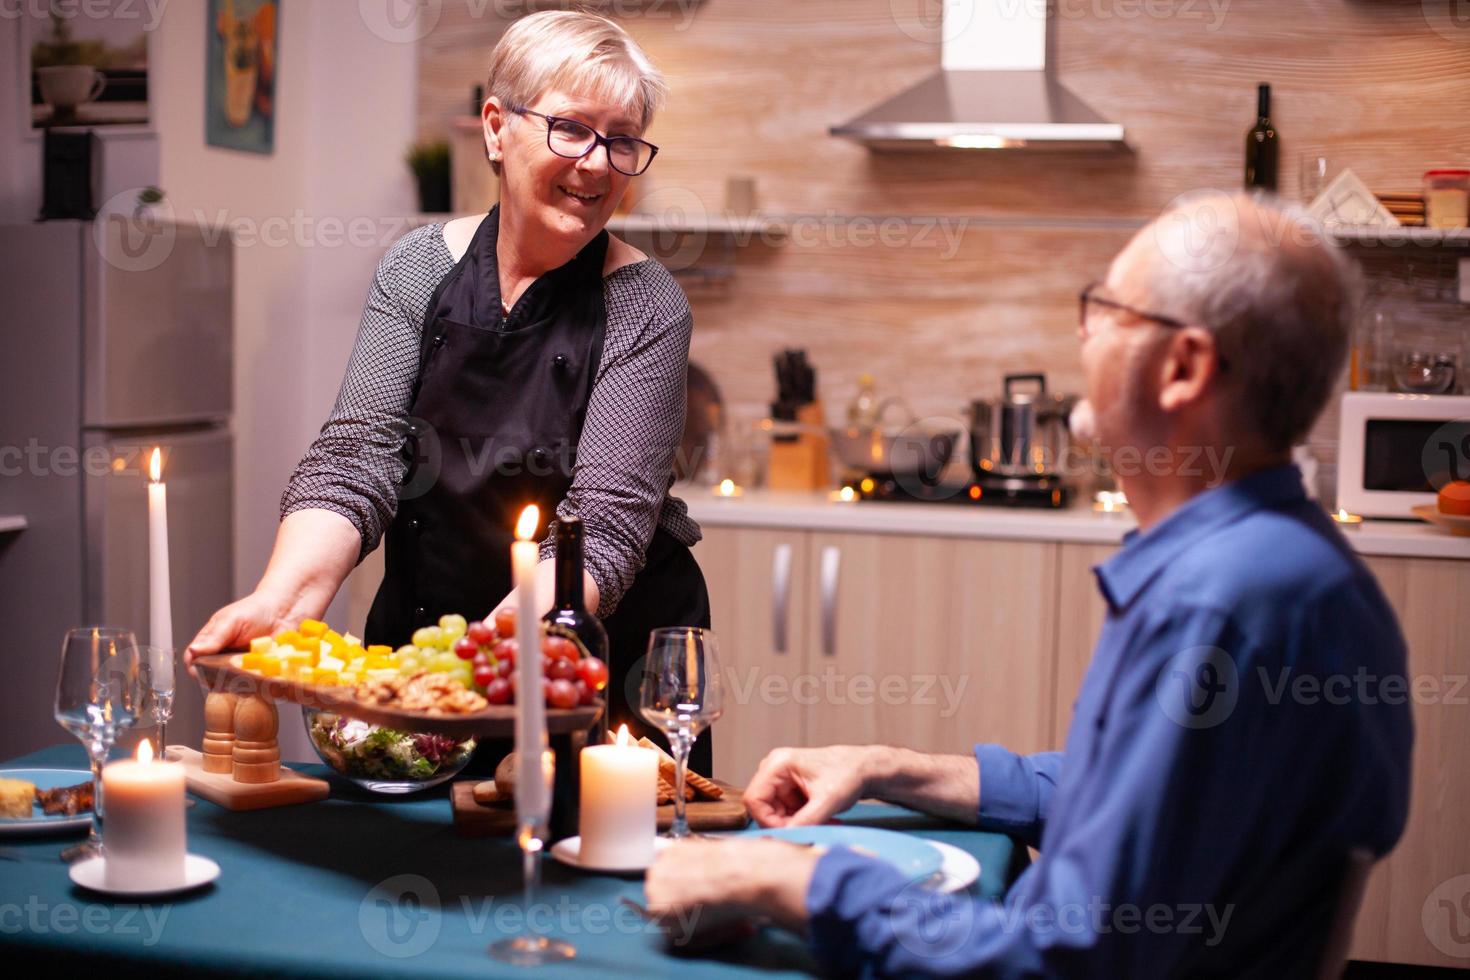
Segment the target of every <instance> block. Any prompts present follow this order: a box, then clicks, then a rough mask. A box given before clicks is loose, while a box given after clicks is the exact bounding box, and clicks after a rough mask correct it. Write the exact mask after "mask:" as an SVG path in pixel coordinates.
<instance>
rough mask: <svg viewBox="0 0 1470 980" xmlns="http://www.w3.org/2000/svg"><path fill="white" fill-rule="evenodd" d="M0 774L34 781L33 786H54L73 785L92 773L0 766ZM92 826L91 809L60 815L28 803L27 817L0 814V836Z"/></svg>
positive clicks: (5, 776) (58, 831)
mask: <svg viewBox="0 0 1470 980" xmlns="http://www.w3.org/2000/svg"><path fill="white" fill-rule="evenodd" d="M0 777H3V778H5V779H23V780H25V781H26V782H28V783H35V784H36V788H37V789H56V788H57V787H58V786H75V785H76V784H77V783H85V782H88V781H89V780H91V778H92V773H91V772H90V771H88V770H86V769H0ZM90 826H92V811H91V810H87V811H85V812H83V813H78V814H77V815H76V816H74V817H68V816H65V815H64V814H56V815H54V816H47V815H46V814H45V813H42V812H41V808H40V807H39V806H37V805H35V804H34V803H33V804H31V815H30V816H29V817H0V835H4V834H57V833H61V832H63V831H67V830H86V829H87V828H88V827H90Z"/></svg>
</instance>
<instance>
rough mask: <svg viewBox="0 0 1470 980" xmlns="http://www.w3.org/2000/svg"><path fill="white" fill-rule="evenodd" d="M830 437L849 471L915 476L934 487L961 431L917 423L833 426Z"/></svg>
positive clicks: (829, 433)
mask: <svg viewBox="0 0 1470 980" xmlns="http://www.w3.org/2000/svg"><path fill="white" fill-rule="evenodd" d="M827 436H828V439H829V440H830V441H831V445H832V452H833V453H834V454H835V455H836V456H837V460H838V462H840V463H841V464H842V466H843V468H845V469H847V470H850V471H852V472H854V473H860V474H862V475H863V476H890V475H891V476H894V477H914V478H917V479H918V480H919V481H920V482H921V483H925V484H928V485H929V486H933V485H935V484H937V483H938V482H939V479H940V477H941V476H942V475H943V474H944V469H945V467H946V466H948V465H949V461H950V458H951V457H952V456H953V455H954V450H955V443H956V442H957V441H958V438H959V433H958V432H957V431H948V430H944V429H939V428H935V427H932V426H928V425H925V424H923V423H914V424H912V425H906V426H903V427H901V428H884V427H882V426H876V425H857V426H847V427H845V428H835V427H834V428H832V429H831V430H829V431H828V433H827Z"/></svg>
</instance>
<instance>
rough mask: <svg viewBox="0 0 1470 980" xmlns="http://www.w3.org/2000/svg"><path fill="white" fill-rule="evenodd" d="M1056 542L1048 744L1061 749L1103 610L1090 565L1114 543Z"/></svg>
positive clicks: (1107, 554) (1107, 555)
mask: <svg viewBox="0 0 1470 980" xmlns="http://www.w3.org/2000/svg"><path fill="white" fill-rule="evenodd" d="M1057 547H1058V549H1059V552H1060V553H1059V555H1058V557H1057V613H1058V615H1057V627H1056V629H1057V646H1056V650H1057V686H1056V692H1055V701H1054V712H1053V715H1052V717H1053V723H1052V736H1051V746H1052V747H1053V748H1057V749H1060V748H1061V747H1062V746H1063V745H1065V744H1066V742H1067V727H1068V725H1070V724H1071V721H1072V705H1073V703H1074V702H1075V701H1076V700H1077V694H1078V692H1079V691H1081V690H1082V678H1083V676H1084V675H1085V674H1086V673H1087V665H1088V664H1089V663H1091V662H1092V648H1093V646H1094V645H1095V644H1096V643H1097V635H1098V633H1100V632H1101V631H1102V624H1103V619H1104V618H1105V617H1106V616H1107V611H1108V607H1107V602H1106V601H1105V600H1104V599H1103V597H1102V593H1101V592H1099V591H1098V588H1097V576H1095V575H1094V574H1093V573H1092V570H1093V568H1095V567H1096V566H1098V565H1101V564H1102V563H1103V562H1105V561H1107V560H1108V559H1109V558H1111V557H1112V556H1113V555H1114V554H1115V553H1116V552H1117V550H1118V547H1117V545H1111V544H1077V543H1073V542H1064V543H1062V544H1060V545H1058V546H1057Z"/></svg>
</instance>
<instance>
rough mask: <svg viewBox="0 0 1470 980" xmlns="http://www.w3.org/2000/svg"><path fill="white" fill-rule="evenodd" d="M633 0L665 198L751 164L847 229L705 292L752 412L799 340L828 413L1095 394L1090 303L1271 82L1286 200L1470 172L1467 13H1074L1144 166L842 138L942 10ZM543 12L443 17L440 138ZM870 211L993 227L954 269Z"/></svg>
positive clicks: (429, 47) (724, 359)
mask: <svg viewBox="0 0 1470 980" xmlns="http://www.w3.org/2000/svg"><path fill="white" fill-rule="evenodd" d="M543 6H544V4H543ZM608 6H611V7H612V9H613V10H614V12H624V13H625V14H626V15H625V16H622V17H620V21H621V22H622V23H623V24H625V26H627V28H628V29H629V31H630V32H631V33H633V35H634V36H635V37H637V38H638V39H639V41H640V42H641V43H642V44H643V45H644V46H645V47H646V48H647V50H648V51H649V53H650V55H651V56H652V57H653V59H654V60H655V62H657V63H658V64H659V65H660V66H661V68H662V69H663V70H664V72H665V73H666V74H667V76H668V78H669V82H670V85H671V89H672V97H671V101H670V103H669V105H668V107H667V109H666V110H665V111H664V112H663V114H662V115H661V116H660V117H659V118H658V119H657V120H656V121H655V123H654V127H653V129H652V130H651V132H650V134H649V135H650V137H651V138H652V139H653V140H654V141H655V142H657V143H659V144H660V146H661V147H662V148H663V152H662V153H661V154H660V156H659V159H658V162H657V163H656V164H655V166H654V168H653V169H652V170H651V171H650V172H649V173H648V174H647V175H646V176H645V177H643V178H640V184H641V186H640V188H639V192H640V193H642V194H644V195H645V196H648V197H649V199H650V201H652V202H657V201H660V200H662V201H665V202H668V201H680V202H685V203H688V202H691V201H692V202H694V203H695V205H696V206H698V207H702V208H703V209H705V210H706V211H708V212H711V213H717V212H719V211H721V210H722V208H723V206H724V188H725V181H726V179H727V178H728V177H730V176H750V177H754V178H755V180H756V182H757V193H758V198H759V204H760V206H761V208H762V210H764V211H767V212H771V213H776V214H786V215H790V214H803V215H817V216H831V217H832V218H833V220H834V223H835V225H836V227H837V228H838V230H839V231H840V232H842V234H839V235H838V236H837V237H838V240H837V242H836V243H829V242H827V241H825V237H826V236H825V235H824V236H822V237H823V239H824V241H822V242H820V243H810V244H799V243H797V242H795V241H791V242H788V243H787V244H785V245H781V246H776V247H773V248H766V247H763V246H757V247H753V248H750V249H745V250H741V251H739V252H738V253H737V254H736V256H735V258H734V263H735V266H734V276H733V278H732V279H731V280H730V281H729V282H728V283H726V284H725V285H724V286H723V287H722V288H719V289H706V288H693V287H691V288H690V290H689V291H690V294H691V300H692V302H693V303H694V308H695V323H696V334H695V341H694V357H695V358H696V360H698V361H700V362H701V363H703V364H705V365H706V366H708V367H710V368H711V369H712V372H713V374H714V376H715V379H716V381H717V382H718V383H719V384H720V386H721V388H722V389H723V393H724V395H725V398H726V400H727V402H731V403H733V404H734V405H736V406H740V407H743V408H744V409H745V410H748V411H751V412H754V411H757V410H758V409H759V406H760V405H762V404H763V403H764V402H766V401H767V400H769V398H770V397H771V395H772V391H773V386H774V382H773V379H772V377H771V370H770V366H769V364H770V362H769V355H770V352H771V349H772V348H773V347H775V346H776V345H777V344H780V345H783V346H784V345H797V344H799V345H804V346H806V347H808V348H809V349H810V351H811V353H812V357H813V361H814V363H815V364H816V365H817V367H818V369H819V372H820V373H821V376H822V380H823V389H824V395H825V401H826V403H827V405H828V407H829V412H834V411H839V410H840V408H841V406H842V404H844V403H845V402H846V400H847V399H849V398H850V397H851V395H852V393H853V391H854V390H855V378H856V375H857V373H859V372H861V371H872V372H873V373H875V374H877V375H878V377H879V380H880V383H881V384H883V385H884V386H885V387H886V388H888V389H889V390H891V391H896V392H900V393H903V394H905V395H906V396H907V397H908V398H909V399H910V400H911V401H913V402H915V407H916V408H917V409H918V410H919V411H920V412H923V413H932V412H952V411H953V409H954V408H955V407H956V406H958V405H960V404H962V403H963V402H964V401H965V400H966V399H967V398H969V397H971V396H972V395H974V394H986V393H990V392H993V391H994V390H995V389H996V387H997V386H998V384H999V378H1000V375H1001V373H1002V372H1003V371H1005V370H1021V369H1028V368H1034V367H1044V368H1046V369H1047V370H1049V371H1050V372H1051V373H1052V374H1053V375H1054V376H1055V377H1056V379H1057V383H1058V384H1059V385H1060V386H1061V387H1064V388H1076V387H1077V386H1078V385H1079V384H1080V372H1079V370H1078V365H1077V359H1076V352H1075V346H1074V343H1073V341H1072V338H1071V332H1072V328H1073V319H1074V314H1073V312H1072V308H1073V302H1074V301H1073V297H1074V295H1075V293H1076V291H1077V289H1078V288H1079V287H1080V286H1081V285H1083V284H1084V283H1085V282H1086V281H1087V280H1088V279H1090V278H1092V277H1093V276H1096V275H1099V274H1101V272H1102V271H1103V270H1104V269H1105V267H1106V263H1107V260H1108V258H1109V257H1110V255H1111V254H1112V253H1113V252H1114V251H1115V250H1116V249H1117V248H1119V247H1120V246H1121V245H1122V244H1123V243H1124V242H1125V241H1126V240H1127V237H1128V230H1127V229H1128V228H1129V227H1130V226H1131V225H1136V224H1137V223H1139V222H1141V221H1143V220H1145V219H1147V218H1148V217H1150V216H1151V215H1153V214H1155V213H1157V211H1158V210H1159V209H1161V208H1162V207H1163V206H1164V205H1165V204H1167V203H1168V201H1170V200H1171V199H1172V198H1173V197H1175V196H1176V195H1177V194H1179V193H1182V192H1184V191H1187V190H1191V189H1195V188H1200V187H1210V186H1214V187H1223V188H1233V187H1236V186H1238V185H1239V182H1240V171H1241V165H1242V146H1243V141H1244V134H1245V130H1246V129H1247V128H1248V127H1249V126H1250V124H1251V121H1252V116H1253V113H1254V86H1255V83H1256V82H1257V81H1262V80H1268V81H1271V82H1272V83H1273V85H1274V86H1275V93H1276V97H1275V111H1274V115H1275V118H1276V120H1277V122H1278V124H1279V125H1280V127H1281V131H1282V134H1283V137H1282V191H1283V192H1284V193H1286V194H1287V195H1293V194H1295V192H1296V188H1297V175H1298V160H1299V159H1300V157H1301V156H1303V155H1307V154H1310V155H1317V154H1324V155H1326V156H1328V157H1329V158H1330V159H1331V160H1332V161H1333V163H1334V164H1336V165H1349V166H1352V167H1353V168H1354V169H1355V170H1357V171H1358V172H1359V173H1360V174H1361V175H1362V176H1363V177H1364V178H1365V179H1366V180H1367V181H1368V182H1369V184H1370V185H1372V186H1374V187H1379V188H1413V187H1417V186H1418V182H1419V178H1420V175H1421V174H1422V172H1423V170H1424V169H1425V168H1426V167H1428V166H1430V165H1434V164H1446V163H1451V162H1455V161H1459V162H1462V163H1463V162H1464V161H1466V160H1470V125H1467V124H1466V120H1467V119H1470V24H1458V22H1456V21H1455V20H1453V19H1452V17H1451V14H1452V13H1453V8H1452V6H1451V0H1425V2H1424V3H1420V2H1418V0H1414V2H1400V0H1215V2H1214V3H1213V4H1212V3H1211V2H1209V0H1151V2H1150V3H1148V4H1144V3H1142V2H1141V0H1137V2H1135V0H1058V2H1057V3H1056V4H1054V10H1055V11H1056V13H1055V14H1054V18H1053V20H1054V24H1053V30H1054V35H1055V37H1054V41H1055V44H1054V48H1055V52H1054V64H1055V65H1056V67H1057V68H1058V70H1059V71H1060V73H1061V76H1062V78H1063V80H1064V81H1065V82H1066V84H1067V85H1068V86H1070V87H1071V88H1072V89H1073V90H1074V91H1076V92H1078V93H1079V94H1080V95H1082V96H1083V97H1084V98H1085V99H1087V100H1088V101H1089V102H1091V103H1092V104H1093V106H1094V107H1095V108H1097V109H1098V110H1099V111H1100V112H1102V113H1103V114H1104V115H1106V116H1108V117H1110V118H1112V119H1114V120H1116V121H1118V122H1120V123H1122V124H1124V125H1125V126H1126V127H1127V129H1128V141H1129V143H1130V145H1131V147H1132V152H1129V153H1124V154H1117V155H1107V154H1104V155H1100V156H1099V155H1093V154H1071V153H1069V154H1047V155H1035V154H1031V155H1017V154H1013V153H985V152H954V153H944V154H935V153H910V152H904V153H871V152H869V151H868V150H866V149H864V148H863V147H861V146H858V145H856V144H853V143H850V142H847V141H845V140H840V139H834V138H832V137H829V136H828V135H827V134H826V131H827V127H828V126H829V125H832V124H834V123H837V122H841V121H844V120H846V119H847V118H849V117H851V116H853V115H855V114H856V113H858V112H861V111H863V110H865V109H867V108H869V107H871V106H872V105H873V104H875V103H876V102H878V101H880V100H882V99H884V98H886V97H888V96H890V95H892V94H894V93H896V92H897V91H898V90H899V89H901V88H902V87H904V86H906V85H908V84H910V83H912V82H914V81H916V80H917V79H919V78H921V77H923V76H924V75H925V74H927V73H928V72H930V71H931V70H933V69H934V68H935V67H937V65H938V60H939V49H938V46H937V43H936V36H937V35H936V32H935V30H934V27H933V25H928V26H926V25H925V24H924V23H923V22H922V21H921V19H920V18H921V15H922V14H924V13H928V12H932V9H933V8H934V7H935V4H934V3H933V2H932V0H802V2H799V3H790V2H787V0H739V2H735V0H704V2H702V3H695V2H691V0H682V2H678V3H675V2H672V0H669V2H653V3H645V4H644V7H645V8H646V9H645V11H644V12H643V13H641V14H640V13H637V12H636V10H637V8H638V5H637V4H634V3H632V2H629V0H622V2H618V3H613V4H610V5H608ZM528 7H529V4H525V3H509V2H500V3H473V2H467V0H463V2H462V0H445V2H444V3H443V4H442V5H439V6H438V8H437V9H438V11H439V13H438V20H437V24H436V26H435V28H434V30H433V31H432V32H431V33H429V34H428V36H427V37H425V38H424V39H423V40H422V41H421V42H420V86H419V93H418V98H419V106H420V122H421V127H422V134H423V135H426V136H427V135H434V134H442V133H444V132H445V131H446V129H447V125H448V121H449V120H450V119H451V117H452V116H454V115H456V114H460V113H463V112H464V111H465V108H466V106H467V104H468V102H469V95H470V90H471V89H472V87H473V86H474V85H475V84H476V83H477V82H482V81H483V77H484V72H485V67H486V64H487V62H488V56H489V51H490V48H491V47H492V46H493V44H494V43H495V41H496V39H498V37H499V36H500V34H501V33H502V31H503V30H504V27H505V24H506V23H507V21H506V20H505V19H503V18H502V16H501V15H503V14H506V13H510V14H514V13H518V12H520V11H522V10H523V9H527V8H528ZM1148 11H1159V12H1163V13H1164V14H1165V15H1164V16H1149V15H1148V13H1147V12H1148ZM1436 28H1437V29H1438V30H1436ZM850 215H869V216H883V215H905V216H921V217H942V218H943V219H944V220H946V221H949V222H951V223H954V222H961V221H968V222H970V223H969V224H967V225H965V226H964V227H963V231H962V234H961V244H960V246H959V248H958V250H957V251H955V252H954V254H953V255H950V254H949V251H948V250H947V249H925V248H920V247H897V248H889V247H884V246H881V245H870V246H861V245H853V244H852V243H851V240H852V239H853V238H854V237H855V235H856V233H855V232H854V231H853V228H854V226H851V225H849V224H844V223H843V220H842V218H840V217H837V216H850ZM977 219H978V220H977ZM996 219H1005V220H1008V221H1011V222H1014V223H1015V226H1014V227H1008V226H997V225H996V224H995V223H994V222H995V220H996ZM1046 222H1053V223H1057V224H1060V225H1062V226H1063V227H1061V228H1056V227H1050V228H1049V227H1044V223H1046ZM1089 222H1090V223H1089ZM951 230H953V228H952V229H951ZM708 257H709V256H708V255H707V258H708Z"/></svg>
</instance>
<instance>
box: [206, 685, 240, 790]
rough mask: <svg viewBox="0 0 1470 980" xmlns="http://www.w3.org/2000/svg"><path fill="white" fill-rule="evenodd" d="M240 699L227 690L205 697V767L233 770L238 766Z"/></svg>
mask: <svg viewBox="0 0 1470 980" xmlns="http://www.w3.org/2000/svg"><path fill="white" fill-rule="evenodd" d="M239 700H240V699H239V697H238V696H236V695H234V694H227V693H226V692H224V691H212V692H210V693H209V694H208V695H206V696H205V698H204V742H203V744H202V745H200V748H201V749H202V750H203V752H204V771H205V772H218V773H230V772H233V771H234V766H235V707H236V702H238V701H239Z"/></svg>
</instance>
